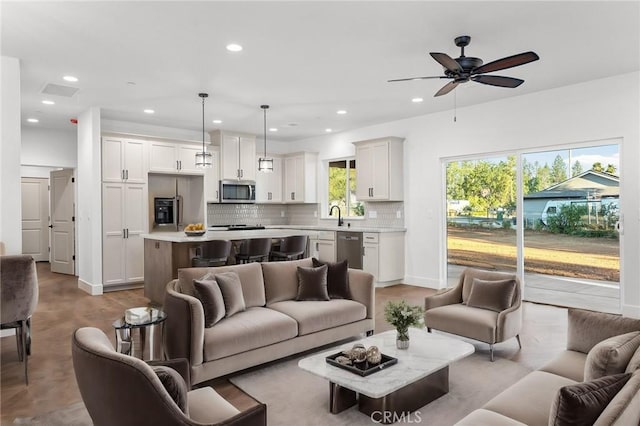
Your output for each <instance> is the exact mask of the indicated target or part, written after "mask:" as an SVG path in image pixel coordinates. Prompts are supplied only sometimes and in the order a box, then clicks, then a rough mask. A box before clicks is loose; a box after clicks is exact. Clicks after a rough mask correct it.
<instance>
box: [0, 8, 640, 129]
mask: <svg viewBox="0 0 640 426" xmlns="http://www.w3.org/2000/svg"><path fill="white" fill-rule="evenodd" d="M1 8H2V9H1V15H2V16H1V19H2V22H1V24H2V27H1V31H2V33H1V35H2V41H1V52H2V55H5V56H13V57H17V58H20V61H21V69H22V83H21V84H22V86H21V92H22V118H23V120H26V118H28V117H35V118H38V119H39V120H40V122H39V123H38V124H36V125H34V124H29V123H26V122H25V125H28V126H40V127H46V128H64V127H70V126H71V124H69V119H70V118H72V117H76V116H77V115H78V114H79V113H80V112H82V111H83V110H85V109H87V108H88V107H90V106H99V107H100V108H102V116H103V118H107V119H112V120H123V121H131V122H138V123H148V124H154V125H162V126H168V127H176V128H183V129H191V130H199V129H200V128H201V125H202V124H201V123H202V122H201V104H200V98H198V96H197V94H198V92H202V91H205V92H208V93H209V95H210V97H209V99H208V100H207V104H206V129H207V131H209V130H213V129H215V128H223V129H227V130H239V131H246V132H250V133H255V134H259V135H261V134H262V133H263V132H262V126H263V121H262V111H261V109H260V107H259V106H260V105H261V104H263V103H267V104H270V105H271V109H270V110H269V113H268V121H269V127H277V128H279V131H278V132H277V134H276V133H270V135H269V137H270V138H272V139H275V140H281V141H295V140H300V139H304V138H308V137H313V136H316V135H321V134H325V128H332V129H333V130H334V131H335V132H338V131H344V130H348V129H353V128H358V127H362V126H366V125H371V124H375V123H381V122H387V121H393V120H397V119H402V118H407V117H412V116H418V115H422V114H426V113H430V112H435V111H442V110H448V109H452V107H453V103H454V95H453V93H451V94H449V95H446V96H442V97H439V98H433V94H434V93H435V92H436V91H437V90H438V89H439V88H440V87H441V86H443V85H444V84H445V83H446V80H422V81H409V82H403V83H387V82H386V80H388V79H392V78H402V77H413V76H424V75H441V74H442V68H441V67H440V65H438V64H437V63H436V62H435V61H434V60H433V59H431V57H430V56H429V54H428V52H431V51H435V52H445V53H448V54H449V55H450V56H452V57H454V58H455V57H457V56H459V48H457V47H456V46H455V45H454V43H453V39H454V38H455V37H456V36H459V35H470V36H471V37H472V40H471V44H470V46H469V47H467V48H466V52H465V53H466V55H467V56H476V57H480V58H482V59H483V60H484V61H485V63H487V62H490V61H493V60H495V59H499V58H502V57H504V56H509V55H513V54H516V53H520V52H523V51H528V50H533V51H535V52H536V53H538V55H539V56H540V58H541V59H540V60H539V61H537V62H533V63H531V64H527V65H523V66H521V67H517V68H512V69H509V70H504V71H501V72H497V73H495V74H498V75H506V76H512V77H518V78H522V79H524V80H526V81H525V83H524V84H523V85H522V86H520V87H519V88H516V89H505V88H498V87H491V86H485V85H481V84H477V83H468V84H465V85H461V86H459V87H458V89H456V92H457V94H456V97H457V105H458V107H462V106H466V105H472V104H479V103H484V102H489V101H492V100H496V99H500V98H504V97H508V96H518V95H522V94H525V93H531V92H536V91H540V90H546V89H550V88H554V87H559V86H564V85H568V84H573V83H578V82H582V81H588V80H592V79H597V78H602V77H607V76H611V75H617V74H623V73H627V72H633V71H637V70H638V69H639V68H640V67H639V63H640V60H639V52H640V42H639V35H640V32H639V30H638V28H640V7H639V3H638V2H637V1H627V2H610V1H585V2H579V1H567V2H538V1H532V2H522V1H510V2H506V1H499V2H485V1H469V2H459V1H453V2H452V1H447V2H434V1H412V2H399V1H388V2H365V1H355V2H337V1H333V2H308V1H300V2H271V1H260V2H241V1H234V2H154V1H138V2H53V1H47V2H9V1H2V4H1ZM231 42H236V43H239V44H241V45H243V46H244V50H243V51H242V52H240V53H235V54H233V53H229V52H228V51H227V50H226V49H225V46H226V45H227V44H228V43H231ZM68 74H71V75H75V76H77V77H78V78H79V79H80V80H79V82H77V83H67V82H65V81H63V80H62V76H64V75H68ZM128 82H134V83H135V85H131V84H128ZM47 83H56V84H63V85H69V86H75V87H78V88H79V89H80V90H79V91H78V92H77V94H76V95H75V96H73V97H72V98H61V97H53V96H45V95H43V94H41V93H40V91H41V90H42V88H43V87H44V86H45V84H47ZM413 97H422V98H424V102H423V103H420V104H415V103H412V102H411V98H413ZM45 98H48V99H52V100H54V101H55V102H56V105H53V106H47V105H43V104H42V103H41V101H42V100H43V99H45ZM145 108H152V109H154V110H155V111H156V113H155V114H154V115H147V114H144V113H143V112H142V110H143V109H145ZM338 109H345V110H347V111H348V113H347V114H346V115H342V116H339V115H337V114H336V110H338ZM214 118H219V119H222V120H223V121H224V122H223V124H221V125H216V124H213V123H212V120H213V119H214Z"/></svg>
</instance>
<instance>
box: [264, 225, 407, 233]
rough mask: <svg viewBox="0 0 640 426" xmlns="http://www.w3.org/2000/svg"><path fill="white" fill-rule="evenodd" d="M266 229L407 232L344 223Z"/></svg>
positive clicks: (405, 230) (401, 229)
mask: <svg viewBox="0 0 640 426" xmlns="http://www.w3.org/2000/svg"><path fill="white" fill-rule="evenodd" d="M267 229H306V230H313V231H347V232H380V233H383V232H407V228H373V227H366V226H351V227H348V226H346V225H343V226H338V225H333V226H327V225H268V226H267Z"/></svg>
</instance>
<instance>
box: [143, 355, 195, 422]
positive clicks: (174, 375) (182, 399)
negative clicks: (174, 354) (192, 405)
mask: <svg viewBox="0 0 640 426" xmlns="http://www.w3.org/2000/svg"><path fill="white" fill-rule="evenodd" d="M151 369H152V370H153V372H154V373H156V376H158V379H160V382H161V383H162V386H164V388H165V390H166V391H167V393H168V394H169V396H171V399H173V401H174V402H175V403H176V405H177V406H178V407H179V408H180V410H182V412H183V413H185V414H189V407H188V404H187V390H188V389H187V384H186V383H185V381H184V379H183V378H182V376H181V375H180V373H178V372H177V371H176V370H174V369H173V368H171V367H165V366H162V365H156V366H151Z"/></svg>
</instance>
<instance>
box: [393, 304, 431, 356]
mask: <svg viewBox="0 0 640 426" xmlns="http://www.w3.org/2000/svg"><path fill="white" fill-rule="evenodd" d="M423 315H424V310H423V309H422V307H420V306H410V305H409V304H407V302H405V301H404V300H400V301H399V302H394V301H389V302H387V304H386V305H385V306H384V319H385V321H387V322H388V323H389V324H391V325H393V326H394V327H395V328H396V332H397V333H398V334H397V336H396V347H397V348H398V349H407V348H408V347H409V327H416V326H420V325H422V323H423V322H424V317H423Z"/></svg>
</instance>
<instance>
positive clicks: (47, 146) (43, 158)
mask: <svg viewBox="0 0 640 426" xmlns="http://www.w3.org/2000/svg"><path fill="white" fill-rule="evenodd" d="M77 140H78V132H77V129H76V128H75V126H74V127H70V128H69V129H42V128H40V127H37V126H35V125H29V126H23V127H22V152H21V155H20V163H21V164H22V165H23V166H46V167H62V168H69V169H73V168H75V167H76V165H77V164H78V159H77V158H78V148H77V146H78V142H77Z"/></svg>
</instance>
